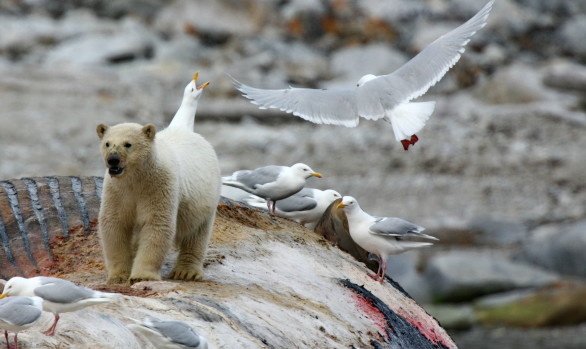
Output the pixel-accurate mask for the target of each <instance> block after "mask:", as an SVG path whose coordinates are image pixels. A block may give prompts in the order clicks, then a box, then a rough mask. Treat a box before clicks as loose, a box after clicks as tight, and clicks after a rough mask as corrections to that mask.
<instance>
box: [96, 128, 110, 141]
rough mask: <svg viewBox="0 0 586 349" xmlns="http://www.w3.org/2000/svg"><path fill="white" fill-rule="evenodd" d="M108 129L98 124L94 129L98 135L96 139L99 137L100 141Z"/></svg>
mask: <svg viewBox="0 0 586 349" xmlns="http://www.w3.org/2000/svg"><path fill="white" fill-rule="evenodd" d="M109 128H110V127H109V126H108V125H104V124H99V125H98V127H96V132H97V133H98V137H100V139H102V138H103V137H104V134H105V133H106V131H108V129H109Z"/></svg>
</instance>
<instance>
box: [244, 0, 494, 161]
mask: <svg viewBox="0 0 586 349" xmlns="http://www.w3.org/2000/svg"><path fill="white" fill-rule="evenodd" d="M493 4H494V0H491V1H489V2H488V3H487V4H486V5H485V6H484V7H483V8H482V9H481V10H480V11H479V12H478V13H477V14H476V15H474V16H473V17H472V18H471V19H469V20H468V21H467V22H465V23H464V24H462V25H460V26H459V27H457V28H456V29H454V30H452V31H450V32H449V33H447V34H444V35H443V36H441V37H439V38H438V39H436V40H435V41H434V42H432V43H431V44H430V45H428V46H427V47H426V48H425V49H423V50H422V51H421V52H419V54H417V55H416V56H415V57H413V58H412V59H411V60H410V61H408V62H407V63H405V64H404V65H403V66H401V67H400V68H399V69H397V70H395V71H394V72H392V73H390V74H387V75H380V76H375V75H372V74H368V75H365V76H363V77H362V78H360V80H359V81H358V83H357V84H356V86H353V87H348V88H332V89H310V88H294V87H289V88H287V89H276V90H269V89H259V88H254V87H251V86H247V85H244V84H242V83H241V82H239V81H237V80H235V79H233V80H234V85H235V87H236V88H237V89H238V90H239V91H240V92H242V94H243V96H244V97H246V98H248V99H250V100H251V101H252V103H254V104H257V105H259V106H260V108H261V109H267V108H276V109H280V110H282V111H285V112H287V113H292V114H293V115H296V116H299V117H301V118H303V119H305V120H308V121H311V122H314V123H317V124H331V125H341V126H346V127H355V126H357V125H358V122H359V119H360V117H363V118H365V119H367V120H378V119H383V120H384V121H386V122H388V123H390V124H391V126H392V129H393V132H394V135H395V139H396V140H397V141H398V142H401V143H402V144H403V148H404V149H405V150H408V148H409V146H410V145H414V144H415V143H416V142H417V141H418V140H419V138H418V137H417V135H416V133H417V132H419V131H420V130H421V129H422V128H423V127H424V126H425V123H426V122H427V119H428V118H429V117H430V115H431V114H432V113H433V110H434V108H435V102H410V101H411V100H413V99H415V98H417V97H420V96H422V95H423V94H425V93H426V92H427V90H428V89H429V88H430V87H432V86H433V85H435V84H436V83H437V82H438V81H439V80H440V79H441V78H442V77H443V76H444V75H445V74H446V72H447V71H448V70H449V69H450V68H451V67H453V66H454V65H455V64H456V62H458V60H459V59H460V56H461V55H462V53H463V52H464V47H465V46H466V44H467V43H468V42H469V41H470V38H471V37H472V36H473V35H474V34H475V33H476V32H477V31H478V30H479V29H481V28H482V27H484V26H485V25H486V20H487V18H488V15H489V13H490V10H491V8H492V5H493Z"/></svg>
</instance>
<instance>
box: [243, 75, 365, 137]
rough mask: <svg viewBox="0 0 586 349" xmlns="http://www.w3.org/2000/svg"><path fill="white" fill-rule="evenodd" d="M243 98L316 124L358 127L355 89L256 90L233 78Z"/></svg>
mask: <svg viewBox="0 0 586 349" xmlns="http://www.w3.org/2000/svg"><path fill="white" fill-rule="evenodd" d="M232 80H233V82H234V86H235V87H236V88H237V89H238V90H239V91H240V92H242V95H243V96H244V97H246V98H248V99H250V100H251V101H252V103H254V104H257V105H258V106H259V107H260V108H261V109H267V108H275V109H280V110H282V111H284V112H287V113H292V114H293V115H296V116H299V117H300V118H302V119H305V120H307V121H311V122H314V123H316V124H331V125H341V126H346V127H354V126H356V125H358V113H357V111H356V102H355V101H354V96H355V93H354V91H355V90H356V88H349V89H330V90H319V89H311V88H295V87H289V88H286V89H281V90H265V89H260V88H254V87H250V86H247V85H244V84H243V83H241V82H239V81H237V80H236V79H234V78H232Z"/></svg>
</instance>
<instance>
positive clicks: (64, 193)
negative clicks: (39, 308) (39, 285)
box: [0, 176, 103, 278]
mask: <svg viewBox="0 0 586 349" xmlns="http://www.w3.org/2000/svg"><path fill="white" fill-rule="evenodd" d="M102 184H103V178H102V177H75V176H69V177H60V176H59V177H58V176H55V177H32V178H22V179H11V180H4V181H0V241H1V242H2V249H0V278H9V277H11V276H15V275H26V276H28V275H30V274H38V273H40V272H41V271H42V268H43V266H46V265H50V263H53V262H54V261H55V260H54V257H53V254H52V252H51V241H52V240H53V239H55V238H56V237H59V236H61V237H62V238H65V239H68V238H69V234H70V231H72V230H73V229H79V228H83V232H84V233H85V234H89V233H90V232H91V230H90V228H91V226H92V224H93V225H95V223H96V222H97V219H98V212H99V209H100V198H101V195H102Z"/></svg>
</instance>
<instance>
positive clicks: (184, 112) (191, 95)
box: [169, 72, 210, 130]
mask: <svg viewBox="0 0 586 349" xmlns="http://www.w3.org/2000/svg"><path fill="white" fill-rule="evenodd" d="M198 77H199V73H198V72H196V73H195V74H193V79H192V80H191V81H190V82H189V83H188V84H187V86H185V89H184V90H183V99H182V101H181V105H180V106H179V109H177V112H176V113H175V116H173V120H172V121H171V123H170V124H169V127H182V128H183V127H185V126H186V125H187V126H188V129H190V130H193V127H194V124H195V113H196V112H197V103H198V102H199V98H200V97H201V94H202V92H203V89H204V88H206V87H207V86H208V85H209V84H210V83H209V81H208V82H205V83H203V84H202V85H201V86H199V87H198V86H197V78H198Z"/></svg>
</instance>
